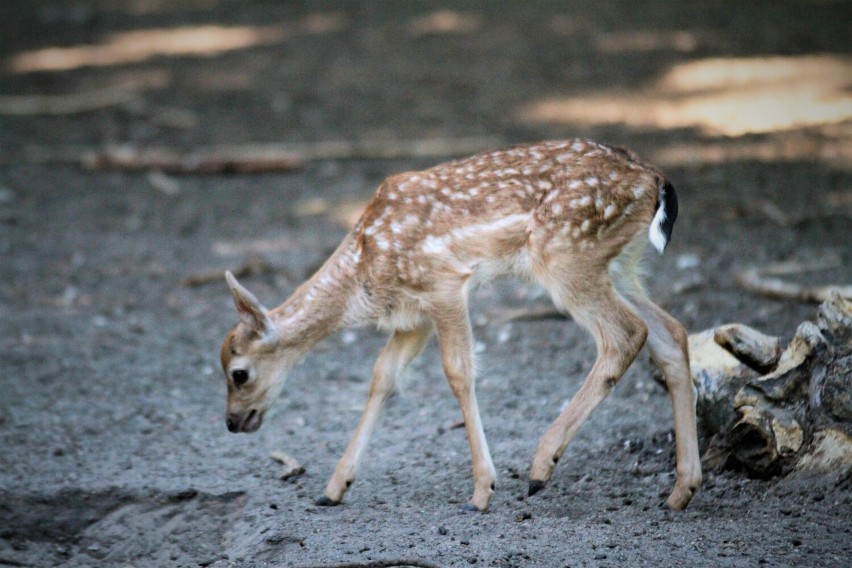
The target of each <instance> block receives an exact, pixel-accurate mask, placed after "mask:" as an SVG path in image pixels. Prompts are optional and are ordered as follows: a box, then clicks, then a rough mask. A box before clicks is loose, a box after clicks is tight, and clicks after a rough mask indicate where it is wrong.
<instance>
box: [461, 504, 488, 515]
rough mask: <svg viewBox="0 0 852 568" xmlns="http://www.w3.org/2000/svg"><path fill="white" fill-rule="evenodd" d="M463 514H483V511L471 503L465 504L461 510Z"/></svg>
mask: <svg viewBox="0 0 852 568" xmlns="http://www.w3.org/2000/svg"><path fill="white" fill-rule="evenodd" d="M461 510H462V512H463V513H483V512H484V511H482V509H479V508H477V506H476V505H473V504H471V503H465V504H464V505H462V508H461Z"/></svg>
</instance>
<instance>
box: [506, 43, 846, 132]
mask: <svg viewBox="0 0 852 568" xmlns="http://www.w3.org/2000/svg"><path fill="white" fill-rule="evenodd" d="M850 84H852V58H848V57H836V56H802V57H755V58H711V59H701V60H697V61H690V62H687V63H680V64H677V65H675V66H673V67H672V68H671V69H670V70H669V71H668V72H667V73H665V74H664V75H663V76H662V77H660V78H659V79H658V80H656V81H654V82H653V83H652V84H651V85H649V86H645V87H640V88H638V89H636V90H630V91H618V92H613V91H608V90H604V91H600V92H597V93H592V94H589V95H587V96H581V97H551V98H546V99H542V100H538V101H534V102H532V103H529V104H527V105H524V106H523V107H521V108H520V109H519V115H520V117H521V119H522V120H525V121H528V122H536V123H541V122H549V123H557V124H586V125H589V124H592V125H594V124H627V125H630V126H635V127H644V128H649V127H650V128H660V129H673V128H688V127H697V128H700V129H701V130H702V131H704V132H705V133H708V134H716V135H718V134H721V135H727V136H739V135H742V134H746V133H750V132H752V133H766V132H777V131H782V130H789V129H793V128H801V127H808V126H817V125H823V124H832V123H839V122H843V121H846V120H850V119H852V93H850V91H849V87H850Z"/></svg>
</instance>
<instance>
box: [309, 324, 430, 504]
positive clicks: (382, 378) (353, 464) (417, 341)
mask: <svg viewBox="0 0 852 568" xmlns="http://www.w3.org/2000/svg"><path fill="white" fill-rule="evenodd" d="M431 333H432V326H431V324H426V325H424V326H422V327H419V328H417V329H414V330H411V331H396V332H394V334H393V335H392V336H391V338H390V339H389V340H388V342H387V344H386V345H385V347H384V348H383V349H382V352H381V353H380V354H379V357H378V359H377V360H376V365H375V367H374V369H373V379H372V381H371V382H370V394H369V397H368V399H367V406H366V408H365V409H364V414H362V415H361V420H360V421H359V422H358V426H357V427H356V428H355V432H354V433H353V434H352V439H351V440H350V441H349V445H348V446H347V448H346V451H345V452H344V453H343V456H342V457H341V458H340V461H338V462H337V467H336V468H335V469H334V474H333V475H332V476H331V479H330V480H329V482H328V485H327V486H326V488H325V495H324V496H323V497H320V498H319V499H318V500H317V501H316V504H317V505H322V506H329V505H337V504H339V503H340V501H341V500H342V499H343V494H344V493H346V490H347V489H349V486H351V485H352V482H353V481H354V480H355V474H356V472H357V469H358V463H359V462H360V460H361V456H362V454H363V453H364V448H366V447H367V442H368V441H369V439H370V435H371V434H372V433H373V429H374V428H375V426H376V421H377V419H378V417H379V414H380V413H381V410H382V406H383V405H384V402H385V400H387V398H388V396H389V395H390V394H391V393H392V392H393V389H394V385H395V383H396V378H397V377H398V376H399V374H400V373H401V372H402V370H403V369H405V367H406V366H407V365H408V364H409V363H410V362H411V361H412V360H413V359H414V358H415V357H417V355H418V354H419V353H420V351H421V350H422V349H423V346H424V345H425V344H426V342H427V341H428V340H429V336H430V335H431Z"/></svg>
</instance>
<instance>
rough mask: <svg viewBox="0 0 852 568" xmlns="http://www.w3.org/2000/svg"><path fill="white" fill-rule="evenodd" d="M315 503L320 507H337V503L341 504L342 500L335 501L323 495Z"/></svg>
mask: <svg viewBox="0 0 852 568" xmlns="http://www.w3.org/2000/svg"><path fill="white" fill-rule="evenodd" d="M314 505H316V506H318V507H336V506H337V505H340V501H333V500H331V499H329V498H328V497H326V496H325V495H323V496H322V497H320V498H319V499H317V500H316V501H314Z"/></svg>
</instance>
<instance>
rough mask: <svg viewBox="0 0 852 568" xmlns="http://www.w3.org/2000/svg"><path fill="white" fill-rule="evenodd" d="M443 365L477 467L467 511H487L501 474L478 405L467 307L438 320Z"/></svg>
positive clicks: (450, 311)
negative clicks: (491, 452)
mask: <svg viewBox="0 0 852 568" xmlns="http://www.w3.org/2000/svg"><path fill="white" fill-rule="evenodd" d="M436 328H437V332H438V345H439V348H440V350H441V363H442V364H443V367H444V373H445V374H446V375H447V380H448V381H449V383H450V388H451V389H452V391H453V394H454V395H455V396H456V399H457V400H458V402H459V406H460V407H461V411H462V417H463V418H464V425H465V429H466V431H467V439H468V442H469V443H470V453H471V461H472V465H473V482H474V490H473V497H471V499H470V501H469V502H468V503H467V504H466V505H465V506H464V507H463V508H464V510H465V511H486V510H487V509H488V505H489V503H490V502H491V496H492V495H493V494H494V487H495V483H496V480H497V473H496V471H495V470H494V464H493V463H492V462H491V454H490V453H489V451H488V442H487V441H486V440H485V432H484V431H483V430H482V420H481V419H480V417H479V407H478V405H477V403H476V389H475V388H474V378H475V377H474V366H473V334H472V332H471V328H470V319H469V317H468V312H467V306H466V303H465V302H463V301H460V302H459V303H458V305H456V306H455V307H454V308H453V309H451V310H448V311H447V312H444V313H443V314H442V316H441V318H440V319H437V320H436Z"/></svg>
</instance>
